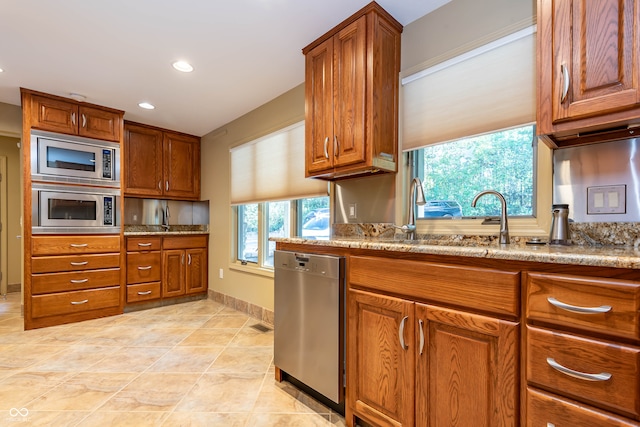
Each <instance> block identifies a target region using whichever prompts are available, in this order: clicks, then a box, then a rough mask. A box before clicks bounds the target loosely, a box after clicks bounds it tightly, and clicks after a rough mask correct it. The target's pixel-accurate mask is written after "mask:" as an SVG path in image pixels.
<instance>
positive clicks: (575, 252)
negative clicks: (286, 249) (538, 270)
mask: <svg viewBox="0 0 640 427" xmlns="http://www.w3.org/2000/svg"><path fill="white" fill-rule="evenodd" d="M272 240H273V241H276V242H284V243H292V244H304V245H307V246H309V252H313V247H317V246H329V247H338V248H352V249H370V250H378V251H393V252H407V253H420V254H429V255H448V256H461V257H473V258H490V259H503V260H512V261H528V262H544V263H553V264H570V265H585V266H596V267H615V268H630V269H640V250H638V249H637V248H634V247H633V246H601V247H591V246H578V245H572V246H549V245H546V244H545V245H527V244H526V243H525V242H524V241H520V242H516V243H511V244H509V245H500V244H497V243H495V242H486V241H474V240H473V239H470V240H465V241H457V242H456V241H446V240H445V241H433V240H416V241H409V240H394V239H384V238H367V237H361V238H333V239H331V240H308V239H302V238H277V239H272Z"/></svg>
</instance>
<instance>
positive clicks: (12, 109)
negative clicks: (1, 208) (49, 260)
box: [0, 102, 22, 285]
mask: <svg viewBox="0 0 640 427" xmlns="http://www.w3.org/2000/svg"><path fill="white" fill-rule="evenodd" d="M21 138H22V109H21V107H20V106H19V105H10V104H5V103H2V102H0V156H6V157H7V177H6V179H7V195H8V200H7V201H6V202H7V225H6V230H7V232H6V233H5V235H6V237H7V253H8V258H7V272H6V274H7V281H6V282H7V284H9V285H14V284H18V283H22V239H18V238H17V237H16V236H19V235H22V230H21V227H20V215H21V212H22V200H21V198H22V193H21V189H22V180H21V175H22V168H21V164H20V163H21V157H20V149H19V148H18V146H17V145H16V144H17V143H18V142H19V141H20V139H21Z"/></svg>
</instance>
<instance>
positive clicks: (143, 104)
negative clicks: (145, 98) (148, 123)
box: [138, 102, 156, 110]
mask: <svg viewBox="0 0 640 427" xmlns="http://www.w3.org/2000/svg"><path fill="white" fill-rule="evenodd" d="M138 106H139V107H140V108H144V109H145V110H153V109H154V108H156V107H155V106H154V105H153V104H149V103H148V102H141V103H140V104H138Z"/></svg>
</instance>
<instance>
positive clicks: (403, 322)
mask: <svg viewBox="0 0 640 427" xmlns="http://www.w3.org/2000/svg"><path fill="white" fill-rule="evenodd" d="M408 318H409V316H404V317H403V318H402V320H401V321H400V328H398V336H399V337H400V347H402V349H403V350H406V349H408V348H409V346H408V345H406V344H405V342H404V325H405V323H407V319H408Z"/></svg>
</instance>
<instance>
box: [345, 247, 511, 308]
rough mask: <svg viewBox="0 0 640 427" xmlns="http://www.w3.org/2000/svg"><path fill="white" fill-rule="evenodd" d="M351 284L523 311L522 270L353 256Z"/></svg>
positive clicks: (430, 299)
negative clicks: (521, 294) (513, 270)
mask: <svg viewBox="0 0 640 427" xmlns="http://www.w3.org/2000/svg"><path fill="white" fill-rule="evenodd" d="M348 280H349V284H350V286H356V287H363V288H368V289H374V290H378V291H383V292H389V293H393V294H402V295H405V296H407V297H409V298H417V299H420V300H423V301H434V302H439V303H445V304H453V305H456V306H462V307H467V308H470V309H476V310H482V311H490V312H494V313H497V314H506V315H510V316H517V315H518V314H519V313H520V304H519V301H520V273H519V272H511V271H500V270H492V269H488V268H475V267H462V266H458V265H446V264H435V263H428V262H419V261H406V260H397V259H385V258H378V257H361V256H352V257H351V258H350V265H349V277H348Z"/></svg>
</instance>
